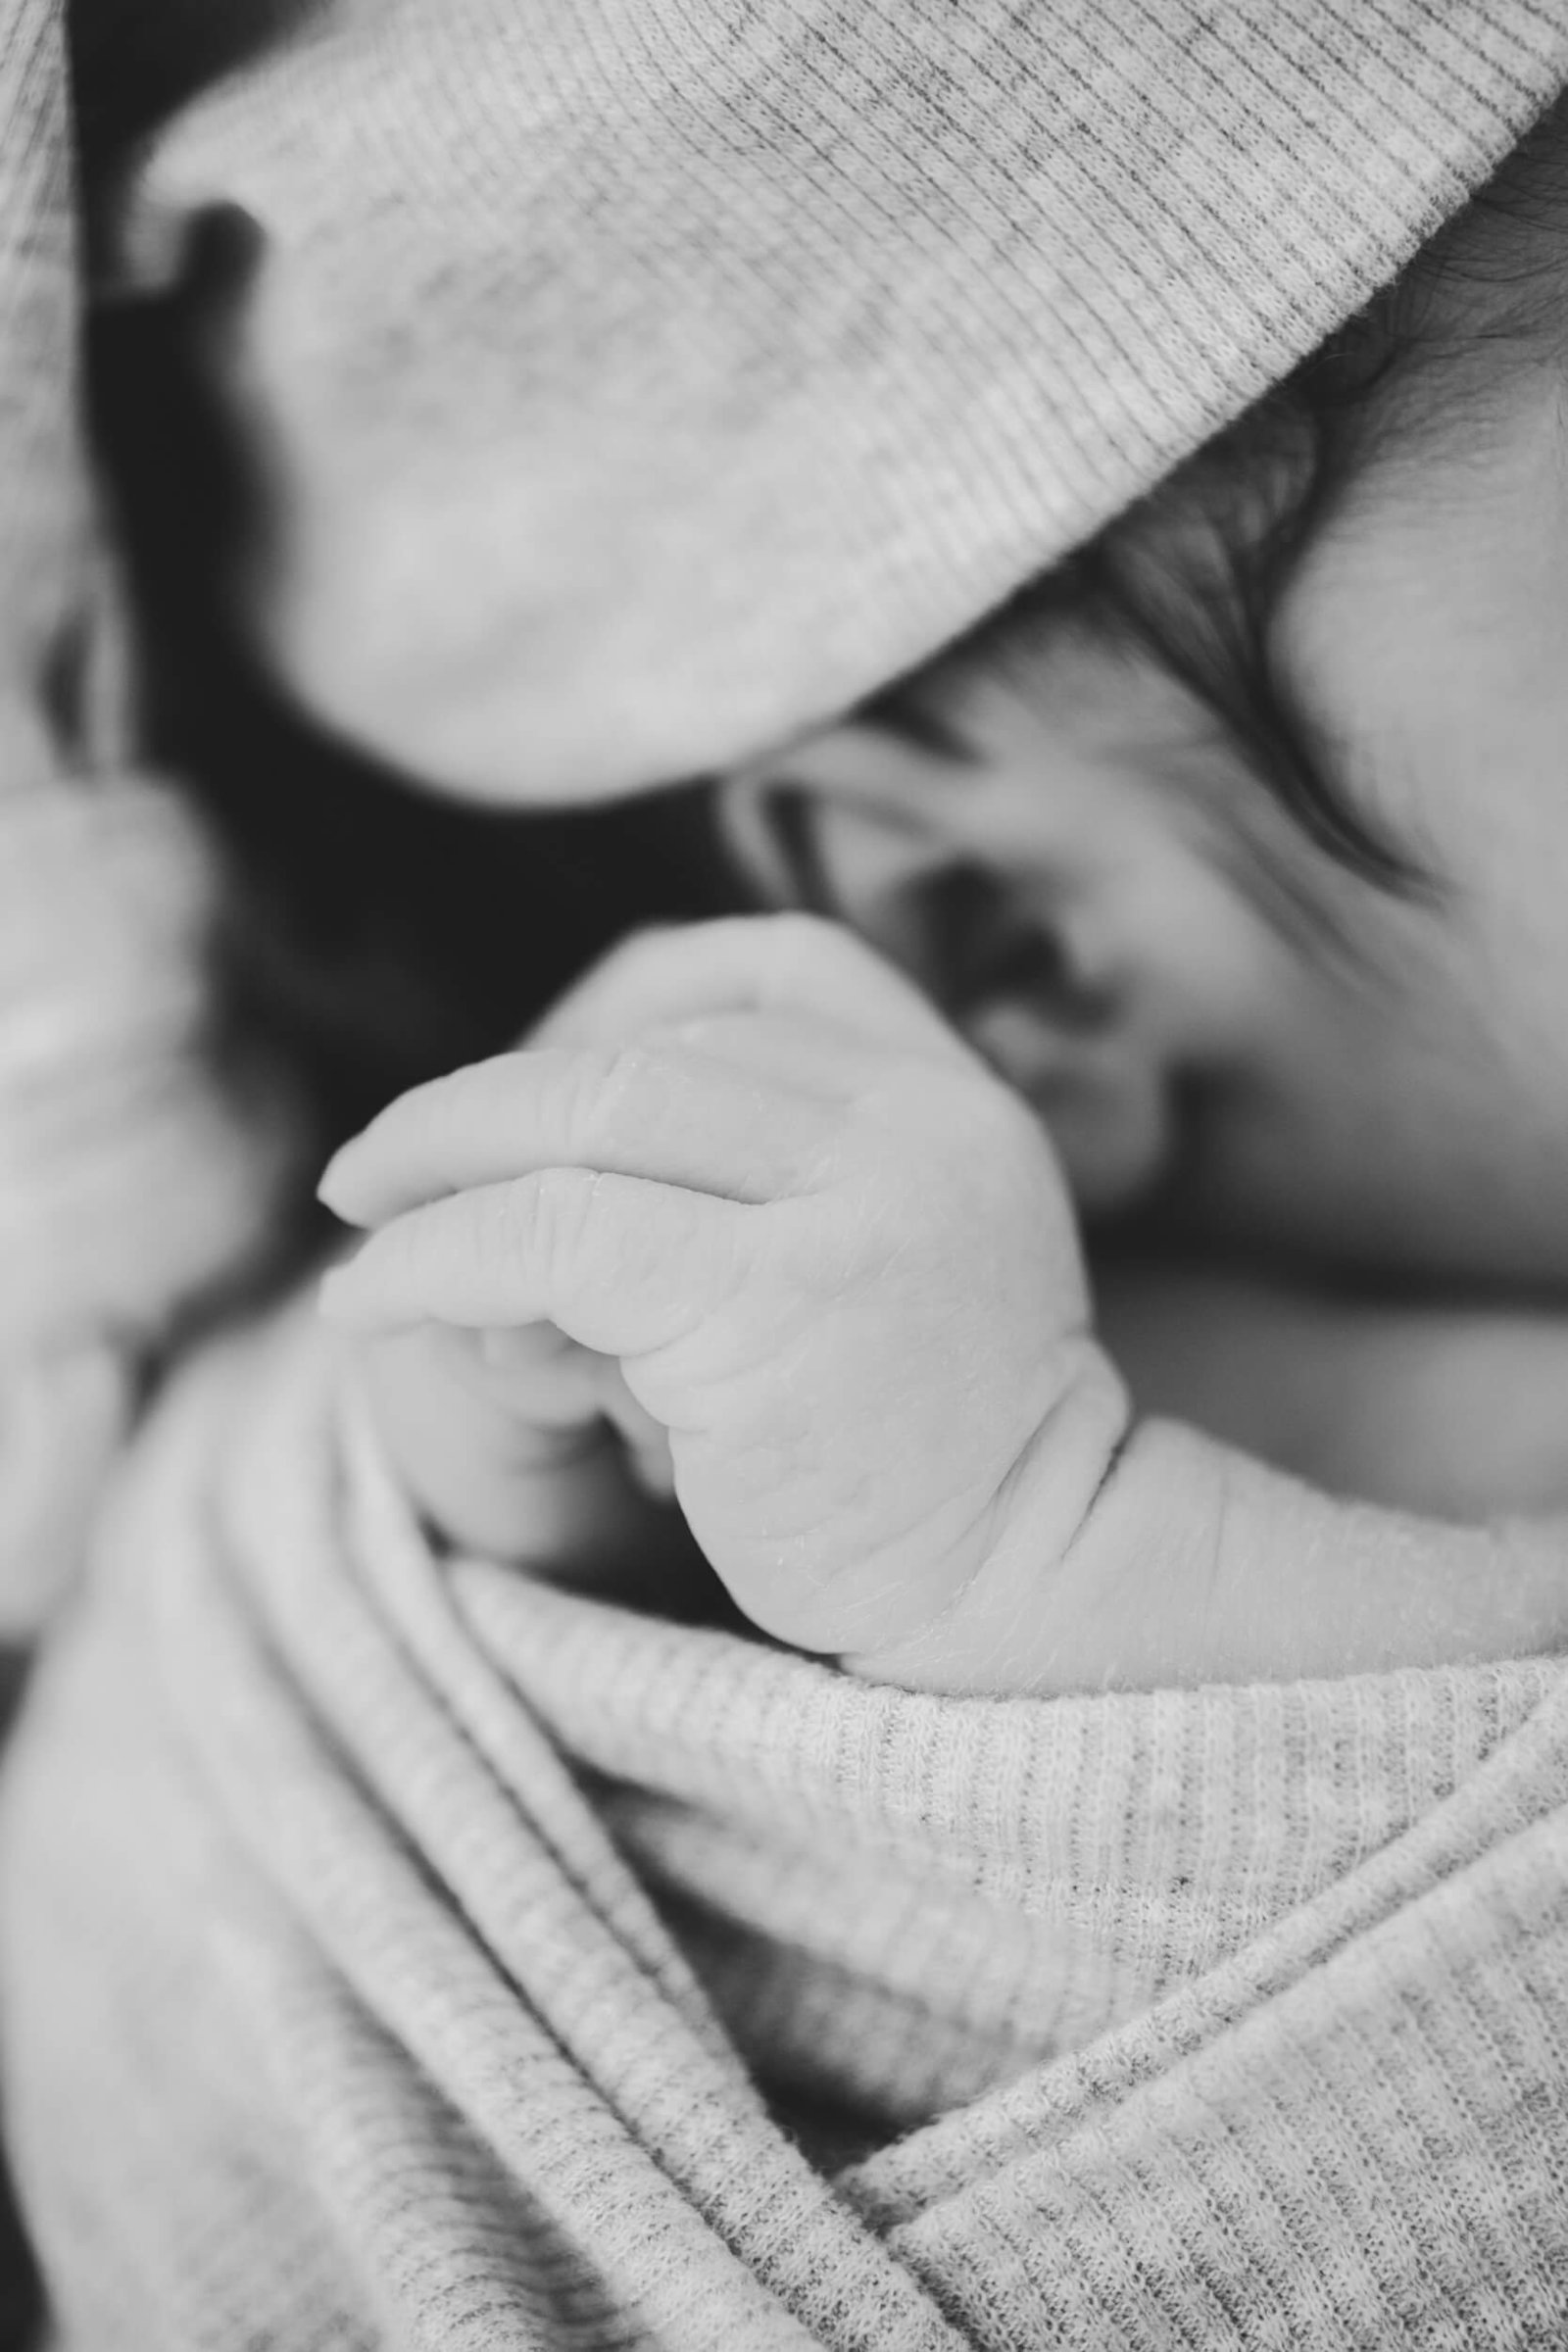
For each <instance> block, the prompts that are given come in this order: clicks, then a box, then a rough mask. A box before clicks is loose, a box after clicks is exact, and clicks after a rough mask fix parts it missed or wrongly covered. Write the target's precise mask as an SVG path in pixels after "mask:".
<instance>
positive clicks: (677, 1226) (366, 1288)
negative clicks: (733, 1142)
mask: <svg viewBox="0 0 1568 2352" xmlns="http://www.w3.org/2000/svg"><path fill="white" fill-rule="evenodd" d="M750 1213H751V1212H750V1211H749V1210H748V1209H746V1208H744V1207H742V1206H740V1205H738V1204H737V1203H736V1202H734V1201H719V1200H715V1199H713V1198H712V1197H711V1196H710V1195H707V1194H702V1193H692V1192H684V1191H680V1190H678V1189H676V1188H675V1187H674V1186H671V1185H662V1184H649V1183H646V1182H644V1181H643V1180H642V1179H640V1178H638V1177H633V1176H615V1175H611V1176H607V1175H594V1174H591V1173H590V1172H589V1171H588V1170H587V1169H585V1168H544V1169H541V1170H538V1171H537V1172H536V1173H534V1174H532V1175H529V1176H522V1177H517V1178H515V1179H514V1180H513V1181H512V1182H511V1183H508V1184H494V1185H486V1186H481V1187H479V1188H478V1189H477V1190H475V1191H472V1192H464V1193H458V1194H454V1195H453V1196H451V1197H450V1198H449V1199H447V1200H444V1201H430V1202H429V1203H427V1204H426V1205H425V1206H423V1207H421V1208H416V1209H411V1210H410V1211H409V1212H408V1213H407V1214H406V1215H404V1216H400V1217H395V1218H394V1219H393V1220H392V1222H391V1223H390V1224H387V1225H383V1226H381V1227H380V1228H379V1230H378V1231H377V1232H375V1233H373V1234H372V1235H371V1236H370V1238H369V1240H368V1241H367V1242H366V1243H365V1245H364V1247H363V1248H362V1249H361V1250H360V1251H359V1254H358V1255H357V1256H356V1257H354V1258H352V1259H351V1260H350V1261H349V1262H348V1264H347V1265H343V1266H339V1267H337V1268H335V1269H334V1270H333V1272H332V1273H330V1274H328V1275H327V1276H326V1278H325V1280H324V1281H323V1283H322V1285H321V1292H320V1302H321V1308H322V1312H323V1313H325V1314H326V1315H327V1316H329V1317H330V1318H331V1320H332V1321H334V1322H340V1323H344V1324H347V1325H350V1326H352V1327H354V1328H356V1329H359V1330H365V1331H389V1330H396V1329H398V1328H400V1327H401V1326H403V1325H405V1324H410V1323H420V1322H436V1323H458V1324H467V1325H470V1326H478V1325H486V1324H495V1323H533V1322H551V1323H556V1324H559V1325H560V1327H561V1329H562V1330H563V1331H564V1332H566V1333H567V1334H568V1335H569V1336H570V1337H571V1338H572V1339H574V1340H580V1341H581V1342H582V1345H583V1346H584V1347H585V1348H597V1349H599V1350H600V1351H601V1352H602V1353H605V1354H608V1355H617V1356H624V1355H641V1354H645V1353H647V1352H649V1351H650V1350H651V1349H653V1348H662V1347H666V1346H668V1345H669V1344H670V1343H671V1342H672V1341H675V1340H678V1339H680V1338H681V1337H682V1336H683V1335H684V1334H685V1333H686V1332H687V1331H689V1330H691V1329H692V1328H693V1327H694V1326H695V1325H696V1324H698V1323H700V1322H702V1321H703V1320H705V1319H706V1318H707V1317H708V1316H709V1315H711V1314H712V1313H713V1312H714V1311H715V1309H716V1308H717V1307H719V1306H720V1305H722V1304H723V1303H724V1301H725V1300H726V1299H728V1298H729V1297H730V1296H731V1294H732V1292H733V1290H734V1288H735V1286H736V1284H737V1282H738V1280H739V1279H740V1272H741V1265H742V1253H743V1250H744V1248H745V1245H746V1221H747V1219H748V1217H749V1215H750Z"/></svg>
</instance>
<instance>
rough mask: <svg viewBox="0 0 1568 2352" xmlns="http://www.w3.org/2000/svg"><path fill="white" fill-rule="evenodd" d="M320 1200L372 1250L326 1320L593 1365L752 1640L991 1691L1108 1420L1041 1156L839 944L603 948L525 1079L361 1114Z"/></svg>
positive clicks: (825, 930) (812, 935)
mask: <svg viewBox="0 0 1568 2352" xmlns="http://www.w3.org/2000/svg"><path fill="white" fill-rule="evenodd" d="M322 1191H323V1198H324V1199H325V1200H326V1201H328V1203H329V1205H330V1206H332V1207H333V1208H334V1209H335V1210H336V1211H337V1212H338V1213H339V1214H340V1215H341V1216H343V1217H345V1218H346V1219H348V1220H349V1221H351V1222H353V1223H355V1224H360V1225H365V1226H368V1227H371V1228H373V1230H372V1231H371V1233H370V1236H369V1239H368V1241H367V1242H366V1243H365V1244H364V1246H363V1248H362V1249H361V1250H360V1252H359V1254H358V1256H357V1257H356V1258H355V1259H354V1260H353V1262H352V1263H351V1264H350V1265H348V1266H347V1267H344V1268H342V1269H340V1270H339V1271H338V1272H336V1273H335V1274H334V1275H333V1276H332V1277H330V1278H329V1285H328V1290H327V1295H326V1304H327V1308H328V1311H329V1312H330V1313H331V1314H332V1315H333V1316H334V1317H335V1318H337V1319H339V1320H341V1321H343V1322H344V1323H347V1324H350V1325H352V1326H355V1327H358V1328H359V1329H361V1330H364V1331H379V1332H391V1331H396V1330H399V1329H402V1328H406V1327H410V1326H416V1325H418V1324H420V1323H425V1322H434V1323H438V1324H444V1325H448V1326H459V1327H463V1326H467V1327H471V1328H481V1327H482V1328H490V1329H493V1328H495V1327H497V1326H502V1327H505V1326H508V1325H515V1326H535V1325H540V1324H548V1325H553V1326H555V1327H556V1328H557V1329H558V1330H559V1331H560V1332H562V1333H564V1334H565V1335H567V1336H568V1337H569V1339H570V1340H572V1341H574V1342H576V1343H578V1345H579V1346H580V1347H581V1348H586V1349H589V1350H592V1351H594V1353H595V1354H596V1355H597V1356H600V1357H606V1358H613V1359H614V1361H615V1362H616V1363H617V1364H618V1366H619V1373H618V1377H619V1378H620V1379H623V1381H624V1384H625V1388H626V1390H627V1392H628V1393H629V1396H630V1397H631V1398H632V1399H634V1400H635V1403H636V1405H637V1406H638V1407H639V1408H640V1409H641V1410H642V1411H643V1412H645V1413H646V1414H647V1415H648V1416H649V1417H650V1418H651V1421H652V1423H654V1424H656V1425H657V1426H658V1427H659V1428H660V1429H662V1430H663V1431H665V1432H667V1438H668V1446H669V1453H670V1458H671V1462H672V1466H673V1474H674V1483H675V1490H676V1493H677V1495H678V1497H679V1500H680V1503H681V1506H682V1509H683V1510H684V1512H685V1515H686V1518H687V1521H688V1522H689V1525H690V1527H691V1530H692V1532H693V1534H694V1535H695V1536H696V1538H697V1541H698V1543H699V1544H701V1546H702V1548H703V1550H704V1551H705V1552H706V1554H707V1556H708V1558H709V1560H710V1561H711V1564H712V1566H713V1568H714V1569H715V1570H716V1572H717V1574H718V1575H719V1577H720V1578H721V1579H722V1581H723V1583H724V1584H725V1586H726V1587H727V1588H728V1590H729V1592H730V1593H731V1594H732V1596H733V1598H734V1599H735V1601H736V1602H737V1604H738V1605H739V1607H740V1608H741V1609H742V1610H743V1611H744V1612H745V1614H746V1615H747V1616H748V1617H749V1618H750V1619H752V1620H753V1622H755V1623H756V1624H757V1625H759V1626H760V1627H761V1628H762V1629H764V1630H765V1631H766V1632H768V1633H771V1634H773V1635H775V1636H777V1637H778V1638H780V1639H782V1640H784V1641H787V1642H793V1643H796V1644H799V1645H800V1646H803V1647H806V1648H809V1649H814V1650H823V1651H829V1652H835V1653H838V1654H841V1655H845V1656H847V1657H848V1658H850V1659H851V1660H853V1661H854V1662H855V1663H856V1664H858V1665H859V1666H861V1667H863V1668H864V1669H865V1670H866V1671H872V1672H887V1673H890V1674H895V1675H896V1674H898V1673H899V1672H900V1671H901V1662H902V1661H905V1660H906V1659H908V1658H913V1657H921V1658H929V1657H937V1658H940V1659H941V1660H942V1661H943V1664H942V1665H941V1666H940V1667H938V1668H936V1669H934V1670H933V1669H931V1668H929V1667H927V1668H925V1669H922V1670H920V1671H919V1674H918V1679H921V1680H942V1681H945V1682H947V1683H949V1685H950V1687H954V1688H963V1687H970V1688H991V1687H1006V1686H1008V1685H1009V1684H1010V1683H1015V1671H1016V1669H1017V1667H1018V1665H1019V1660H1018V1659H1017V1658H1016V1657H1012V1658H1008V1657H1007V1656H1005V1654H1004V1653H1005V1651H1006V1650H1007V1649H1008V1648H1009V1646H1014V1647H1015V1645H1016V1643H1017V1642H1018V1641H1019V1640H1020V1638H1024V1639H1025V1646H1026V1647H1027V1646H1029V1645H1030V1642H1029V1639H1028V1638H1027V1629H1026V1628H1025V1627H1024V1626H1023V1625H1022V1624H1021V1623H1020V1620H1019V1614H1018V1610H1017V1608H1016V1607H1015V1606H1014V1605H1013V1603H1012V1600H1011V1599H1010V1598H1009V1596H1011V1595H1017V1594H1022V1593H1026V1592H1027V1593H1030V1594H1032V1595H1033V1597H1034V1600H1035V1601H1036V1602H1037V1603H1038V1601H1039V1599H1040V1597H1041V1587H1042V1581H1044V1582H1045V1583H1047V1584H1049V1578H1050V1571H1051V1563H1052V1561H1053V1560H1054V1559H1057V1558H1060V1557H1061V1556H1062V1555H1064V1554H1065V1552H1066V1551H1067V1549H1068V1547H1069V1545H1070V1544H1071V1543H1072V1540H1073V1537H1074V1535H1075V1533H1076V1531H1077V1530H1078V1528H1079V1527H1080V1525H1081V1523H1082V1522H1083V1520H1084V1517H1085V1515H1086V1513H1087V1512H1088V1510H1089V1508H1090V1505H1091V1503H1092V1501H1093V1499H1094V1496H1095V1495H1096V1494H1097V1492H1098V1491H1099V1489H1100V1486H1101V1484H1102V1482H1103V1479H1104V1477H1105V1474H1106V1470H1107V1466H1108V1465H1109V1463H1110V1461H1111V1460H1112V1458H1113V1456H1114V1453H1115V1451H1116V1448H1117V1446H1118V1444H1119V1442H1120V1439H1121V1437H1122V1434H1123V1431H1124V1427H1125V1418H1126V1408H1125V1402H1124V1398H1123V1395H1122V1391H1121V1386H1120V1383H1119V1382H1118V1380H1117V1378H1116V1376H1115V1374H1114V1373H1113V1371H1112V1370H1111V1368H1110V1366H1109V1363H1108V1361H1107V1359H1106V1358H1105V1356H1104V1354H1103V1351H1102V1350H1101V1349H1100V1348H1098V1346H1097V1345H1096V1344H1095V1342H1094V1340H1093V1338H1092V1336H1091V1333H1090V1328H1089V1301H1088V1294H1087V1287H1086V1282H1085V1277H1084V1272H1083V1266H1082V1261H1081V1257H1080V1253H1079V1248H1078V1241H1077V1235H1076V1231H1075V1227H1074V1223H1073V1218H1072V1214H1071V1210H1070V1207H1069V1204H1068V1201H1067V1199H1066V1195H1065V1192H1064V1189H1063V1186H1062V1182H1061V1179H1060V1176H1059V1174H1058V1170H1057V1166H1056V1163H1055V1159H1054V1154H1053V1152H1052V1149H1051V1146H1050V1144H1049V1141H1048V1140H1047V1138H1046V1137H1045V1135H1044V1134H1043V1132H1042V1131H1041V1129H1040V1127H1039V1125H1038V1124H1037V1122H1036V1121H1035V1119H1034V1118H1033V1116H1032V1115H1031V1114H1030V1113H1029V1111H1028V1110H1027V1109H1026V1108H1025V1107H1024V1105H1023V1104H1022V1103H1020V1102H1019V1101H1018V1100H1017V1099H1016V1098H1015V1097H1014V1096H1013V1095H1012V1094H1011V1093H1010V1092H1008V1091H1007V1090H1006V1089H1005V1087H1004V1086H1003V1085H1002V1084H1001V1083H1000V1082H999V1081H998V1080H997V1079H996V1078H994V1077H993V1076H992V1074H991V1072H990V1071H989V1070H988V1069H987V1068H986V1066H985V1065H984V1063H982V1062H981V1061H980V1060H979V1059H978V1058H977V1057H976V1056H975V1055H974V1054H972V1053H971V1052H970V1051H969V1050H968V1049H967V1048H966V1047H965V1046H964V1045H963V1044H962V1043H961V1042H960V1041H959V1040H958V1039H957V1038H956V1036H955V1035H954V1034H953V1032H952V1031H951V1030H950V1029H949V1028H948V1027H947V1026H946V1024H945V1023H944V1022H943V1021H942V1020H941V1019H940V1018H939V1016H938V1015H937V1014H936V1013H935V1012H934V1011H933V1010H932V1008H931V1007H930V1006H929V1005H927V1004H926V1002H925V1001H924V999H923V998H921V997H920V996H919V995H918V994H917V993H916V991H915V990H914V989H913V988H912V987H911V986H910V985H909V984H908V983H907V982H906V981H904V980H903V979H902V978H900V977H899V976H898V975H897V974H896V973H894V972H893V971H891V970H890V969H889V968H888V967H887V966H886V965H884V964H882V963H881V962H880V961H879V960H878V959H877V958H876V957H874V956H872V955H871V954H870V952H869V951H868V950H866V949H864V948H863V947H861V946H860V945H859V944H858V942H856V941H855V940H854V939H852V938H851V937H850V936H849V935H848V934H846V933H843V932H840V931H837V930H835V929H833V928H831V927H829V926H826V925H823V924H819V923H816V922H814V921H811V920H809V918H805V917H801V916H782V917H772V918H757V919H741V920H736V921H729V922H721V923H717V924H710V925H705V926H702V927H700V928H696V929H693V930H688V931H682V932H675V933H664V934H655V935H650V936H648V937H645V938H643V939H640V940H637V941H634V942H632V943H630V944H629V945H628V946H627V947H625V948H623V949H621V950H619V951H618V952H617V953H616V954H615V955H613V956H611V957H610V958H609V959H608V960H607V962H605V963H604V964H601V965H600V966H599V967H598V968H597V970H596V971H595V972H594V973H593V974H592V975H591V976H590V978H589V979H588V980H587V981H586V982H585V983H584V984H583V985H582V986H581V987H580V988H579V989H578V990H577V991H576V992H574V994H573V995H572V996H571V997H570V998H569V999H568V1000H567V1001H566V1003H565V1004H564V1005H563V1006H562V1007H561V1008H560V1010H559V1011H558V1012H557V1013H556V1014H555V1015H554V1016H553V1017H552V1019H551V1020H550V1021H549V1022H548V1023H547V1024H546V1025H545V1028H544V1029H543V1030H542V1031H541V1032H540V1033H539V1036H538V1038H537V1040H536V1042H535V1043H533V1044H532V1045H531V1046H530V1047H529V1048H528V1049H526V1050H524V1051H520V1052H517V1053H513V1054H503V1055H500V1056H498V1057H497V1058H496V1059H494V1060H491V1061H488V1062H484V1063H481V1064H479V1065H477V1066H475V1067H472V1068H468V1069H464V1070H459V1071H457V1072H455V1073H454V1074H453V1075H452V1076H450V1077H448V1078H443V1079H438V1080H436V1081H434V1082H433V1083H431V1084H429V1085H426V1086H423V1087H420V1088H417V1089H416V1090H415V1091H414V1092H413V1093H411V1094H409V1095H407V1096H405V1097H403V1098H402V1099H401V1100H400V1101H399V1102H397V1103H393V1104H392V1105H391V1106H390V1108H388V1109H387V1110H386V1111H384V1112H383V1113H382V1114H381V1115H380V1117H379V1118H377V1119H376V1120H374V1121H373V1122H372V1123H371V1125H370V1126H369V1127H368V1129H367V1130H366V1132H365V1133H364V1134H363V1135H362V1136H360V1137H359V1138H358V1139H356V1141H355V1142H353V1143H352V1144H350V1145H348V1146H347V1147H346V1148H345V1150H344V1151H343V1152H341V1153H340V1154H339V1155H338V1157H337V1159H336V1160H335V1161H334V1162H333V1164H332V1167H331V1169H330V1170H329V1171H328V1175H327V1178H326V1180H325V1182H324V1184H323V1188H322ZM1048 1615H1049V1612H1048ZM1035 1616H1036V1618H1038V1616H1039V1611H1038V1608H1037V1609H1036V1610H1035Z"/></svg>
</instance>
